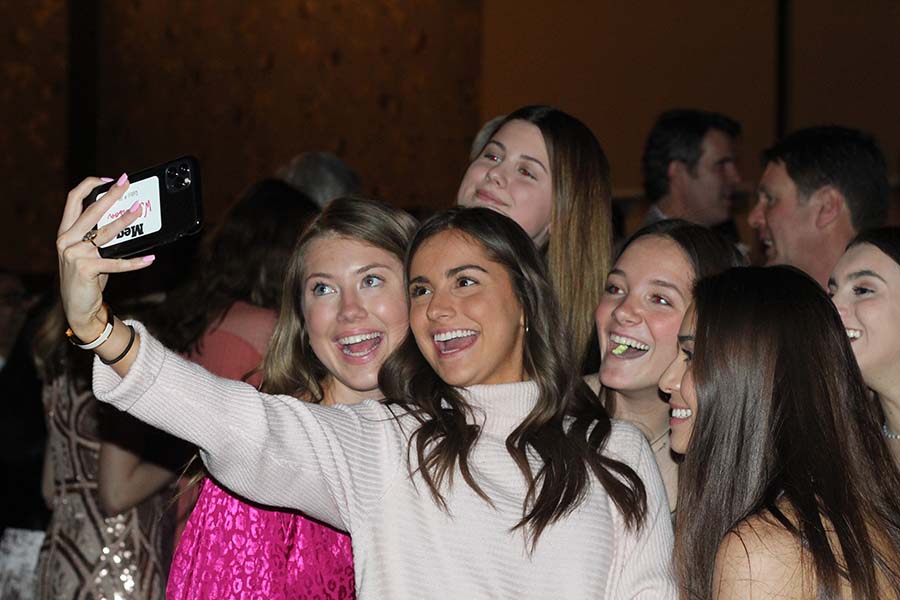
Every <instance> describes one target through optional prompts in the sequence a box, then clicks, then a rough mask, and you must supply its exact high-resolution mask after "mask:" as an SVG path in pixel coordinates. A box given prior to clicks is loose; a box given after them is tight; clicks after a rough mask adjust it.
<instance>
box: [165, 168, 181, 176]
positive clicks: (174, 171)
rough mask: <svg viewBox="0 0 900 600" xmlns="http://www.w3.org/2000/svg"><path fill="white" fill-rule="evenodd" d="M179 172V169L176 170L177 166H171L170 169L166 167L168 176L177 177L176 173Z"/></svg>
mask: <svg viewBox="0 0 900 600" xmlns="http://www.w3.org/2000/svg"><path fill="white" fill-rule="evenodd" d="M177 173H178V171H176V170H175V167H169V168H168V169H166V176H167V177H175V175H176V174H177Z"/></svg>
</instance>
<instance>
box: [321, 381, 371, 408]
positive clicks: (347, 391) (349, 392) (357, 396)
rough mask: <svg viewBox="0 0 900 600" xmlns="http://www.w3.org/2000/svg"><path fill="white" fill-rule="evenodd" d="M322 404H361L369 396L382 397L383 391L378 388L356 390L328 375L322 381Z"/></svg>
mask: <svg viewBox="0 0 900 600" xmlns="http://www.w3.org/2000/svg"><path fill="white" fill-rule="evenodd" d="M322 391H323V392H324V395H323V397H322V404H324V405H326V406H332V405H334V404H359V403H360V402H362V401H363V400H367V399H369V398H375V399H377V398H382V397H383V396H382V393H381V391H379V389H378V388H373V389H370V390H355V389H353V388H351V387H347V386H346V385H344V384H343V383H341V382H340V381H336V380H335V379H334V378H333V377H327V378H326V379H325V381H323V382H322Z"/></svg>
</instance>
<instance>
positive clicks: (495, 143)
mask: <svg viewBox="0 0 900 600" xmlns="http://www.w3.org/2000/svg"><path fill="white" fill-rule="evenodd" d="M491 144H494V145H496V146H500V149H501V150H503V151H504V152H506V146H504V145H503V142H498V141H497V140H490V141H489V142H488V143H487V144H485V145H484V147H485V148H487V147H488V146H490V145H491ZM521 156H522V158H523V159H525V160H527V161H531V162H533V163H535V164H537V165H538V166H539V167H540V168H541V169H543V170H544V173H549V171H548V170H547V167H545V166H544V163H542V162H541V161H540V160H538V159H537V158H535V157H533V156H529V155H528V154H522V155H521Z"/></svg>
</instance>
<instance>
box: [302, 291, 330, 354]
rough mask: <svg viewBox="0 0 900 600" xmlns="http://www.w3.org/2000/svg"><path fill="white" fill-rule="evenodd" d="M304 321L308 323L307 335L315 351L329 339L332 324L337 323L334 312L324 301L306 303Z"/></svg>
mask: <svg viewBox="0 0 900 600" xmlns="http://www.w3.org/2000/svg"><path fill="white" fill-rule="evenodd" d="M303 320H304V321H305V323H306V334H307V337H308V338H309V343H310V345H311V346H313V349H315V348H318V347H321V345H322V343H323V341H324V340H327V339H328V333H329V330H330V326H331V324H333V323H334V321H335V314H334V310H333V309H332V308H331V307H330V306H329V305H328V304H327V303H326V302H324V301H321V300H319V301H316V300H313V301H312V302H305V303H304V308H303Z"/></svg>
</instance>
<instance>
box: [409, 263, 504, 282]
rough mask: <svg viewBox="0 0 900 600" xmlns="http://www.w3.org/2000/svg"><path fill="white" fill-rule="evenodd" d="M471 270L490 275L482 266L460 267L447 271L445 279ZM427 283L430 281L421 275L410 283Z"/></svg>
mask: <svg viewBox="0 0 900 600" xmlns="http://www.w3.org/2000/svg"><path fill="white" fill-rule="evenodd" d="M469 269H474V270H476V271H481V272H482V273H488V270H487V269H485V268H484V267H482V266H480V265H459V266H458V267H453V268H452V269H447V271H446V273H444V277H445V278H447V279H449V278H450V277H453V276H454V275H457V274H459V273H461V272H462V271H467V270H469ZM426 281H429V279H428V278H427V277H425V276H424V275H419V276H418V277H413V278H412V279H410V280H409V283H410V284H413V283H424V282H426Z"/></svg>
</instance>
